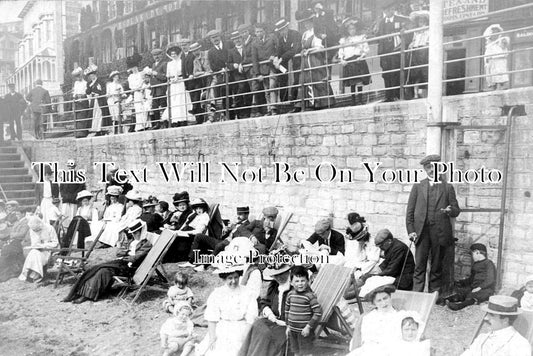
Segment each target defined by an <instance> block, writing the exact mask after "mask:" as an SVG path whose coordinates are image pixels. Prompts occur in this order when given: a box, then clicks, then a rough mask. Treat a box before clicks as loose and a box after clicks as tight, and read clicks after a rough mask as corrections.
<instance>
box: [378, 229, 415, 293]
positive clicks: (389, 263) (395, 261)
mask: <svg viewBox="0 0 533 356" xmlns="http://www.w3.org/2000/svg"><path fill="white" fill-rule="evenodd" d="M406 256H407V260H405V258H406ZM404 261H405V267H404V268H403V274H402V267H403V264H404ZM379 268H380V269H381V273H380V274H379V275H380V276H389V277H394V278H396V281H394V285H397V286H398V289H402V290H411V289H412V288H413V274H414V272H415V260H414V258H413V254H412V253H411V250H409V247H407V245H406V244H404V243H403V242H401V241H400V240H398V239H394V238H393V239H392V245H391V246H390V247H389V248H388V249H387V251H385V258H384V260H383V262H382V263H381V264H380V265H379ZM400 275H401V276H402V278H401V280H400V282H399V284H398V278H400Z"/></svg>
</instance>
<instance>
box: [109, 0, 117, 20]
mask: <svg viewBox="0 0 533 356" xmlns="http://www.w3.org/2000/svg"><path fill="white" fill-rule="evenodd" d="M115 17H117V3H116V2H114V1H110V2H109V18H110V19H114V18H115Z"/></svg>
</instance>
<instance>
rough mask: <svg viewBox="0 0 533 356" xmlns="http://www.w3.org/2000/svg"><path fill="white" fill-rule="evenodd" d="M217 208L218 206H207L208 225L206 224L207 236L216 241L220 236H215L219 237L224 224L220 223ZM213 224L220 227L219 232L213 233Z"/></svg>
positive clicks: (220, 218) (220, 219) (220, 217)
mask: <svg viewBox="0 0 533 356" xmlns="http://www.w3.org/2000/svg"><path fill="white" fill-rule="evenodd" d="M219 207H220V204H211V205H209V224H207V235H208V236H211V237H214V238H217V239H218V238H220V236H216V235H221V234H222V229H223V228H224V222H223V221H222V216H221V215H220V210H219ZM214 224H218V225H219V226H220V232H217V231H215V229H214V227H213V225H214Z"/></svg>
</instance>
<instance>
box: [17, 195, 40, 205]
mask: <svg viewBox="0 0 533 356" xmlns="http://www.w3.org/2000/svg"><path fill="white" fill-rule="evenodd" d="M13 200H16V201H18V203H19V205H35V203H36V201H35V197H31V198H18V199H13Z"/></svg>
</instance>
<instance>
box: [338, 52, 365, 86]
mask: <svg viewBox="0 0 533 356" xmlns="http://www.w3.org/2000/svg"><path fill="white" fill-rule="evenodd" d="M358 57H359V56H354V57H350V58H348V59H346V61H347V62H349V63H348V64H346V65H345V66H344V67H343V68H342V77H343V78H349V79H345V80H343V81H342V84H343V85H344V86H345V87H347V86H352V85H357V84H363V85H368V84H370V71H369V70H368V64H367V63H366V61H365V60H364V59H363V60H360V61H355V60H356V59H357V58H358ZM350 61H354V62H350ZM352 77H356V78H352Z"/></svg>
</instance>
